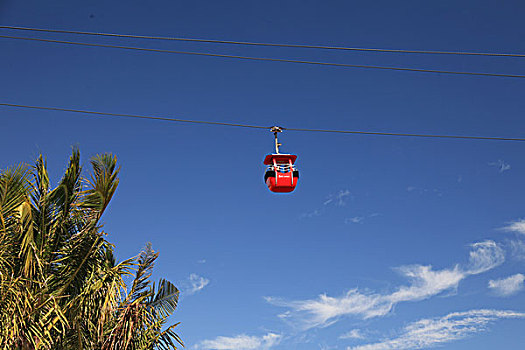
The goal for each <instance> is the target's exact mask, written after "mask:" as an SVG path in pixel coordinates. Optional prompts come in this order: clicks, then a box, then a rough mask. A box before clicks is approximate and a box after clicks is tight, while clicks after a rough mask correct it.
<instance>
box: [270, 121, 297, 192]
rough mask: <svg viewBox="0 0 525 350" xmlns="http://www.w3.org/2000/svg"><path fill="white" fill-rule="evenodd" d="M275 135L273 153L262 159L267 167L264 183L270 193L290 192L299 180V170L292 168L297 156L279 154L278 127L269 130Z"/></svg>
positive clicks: (279, 130) (280, 130) (279, 129)
mask: <svg viewBox="0 0 525 350" xmlns="http://www.w3.org/2000/svg"><path fill="white" fill-rule="evenodd" d="M270 131H272V132H273V133H274V135H275V152H276V153H274V154H268V155H267V156H266V157H265V158H264V164H265V165H268V168H267V169H266V172H265V174H264V182H266V185H267V186H268V188H269V189H270V191H272V192H278V193H283V192H292V191H293V190H294V189H295V186H297V181H298V180H299V170H297V168H296V167H295V166H294V163H295V160H296V159H297V156H296V155H294V154H282V153H279V146H281V144H280V143H279V142H278V141H277V133H278V132H282V129H281V128H280V127H278V126H274V127H272V128H271V129H270Z"/></svg>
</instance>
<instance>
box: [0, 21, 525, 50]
mask: <svg viewBox="0 0 525 350" xmlns="http://www.w3.org/2000/svg"><path fill="white" fill-rule="evenodd" d="M0 28H1V29H10V30H19V31H32V32H43V33H60V34H75V35H91V36H104V37H114V38H132V39H149V40H168V41H182V42H196V43H208V44H228V45H247V46H264V47H283V48H301V49H321V50H340V51H362V52H384V53H403V54H432V55H467V56H496V57H521V58H524V57H525V54H519V53H499V52H469V51H439V50H407V49H384V48H366V47H344V46H327V45H307V44H280V43H263V42H253V41H234V40H215V39H199V38H184V37H169V36H151V35H133V34H118V33H102V32H86V31H79V30H62V29H46V28H32V27H19V26H7V25H0Z"/></svg>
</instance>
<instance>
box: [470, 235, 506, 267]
mask: <svg viewBox="0 0 525 350" xmlns="http://www.w3.org/2000/svg"><path fill="white" fill-rule="evenodd" d="M472 248H474V249H473V250H472V251H471V252H470V257H469V266H468V270H467V272H468V273H469V274H471V275H475V274H478V273H482V272H485V271H488V270H491V269H493V268H494V267H496V266H498V265H501V264H502V263H503V262H504V261H505V254H504V252H503V249H501V248H500V247H499V246H498V245H497V244H496V242H494V241H484V242H478V243H474V244H472Z"/></svg>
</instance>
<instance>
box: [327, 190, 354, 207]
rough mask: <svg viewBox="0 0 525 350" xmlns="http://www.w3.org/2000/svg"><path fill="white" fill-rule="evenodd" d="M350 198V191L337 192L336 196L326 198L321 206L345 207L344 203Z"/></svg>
mask: <svg viewBox="0 0 525 350" xmlns="http://www.w3.org/2000/svg"><path fill="white" fill-rule="evenodd" d="M348 198H350V191H349V190H347V189H345V190H339V192H337V193H336V194H331V195H329V196H328V198H327V199H326V200H325V201H324V202H323V205H325V206H326V205H329V204H334V205H336V206H339V207H342V206H344V205H346V201H347V200H348Z"/></svg>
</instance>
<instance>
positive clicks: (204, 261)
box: [197, 259, 206, 264]
mask: <svg viewBox="0 0 525 350" xmlns="http://www.w3.org/2000/svg"><path fill="white" fill-rule="evenodd" d="M197 264H206V259H200V260H197Z"/></svg>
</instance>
